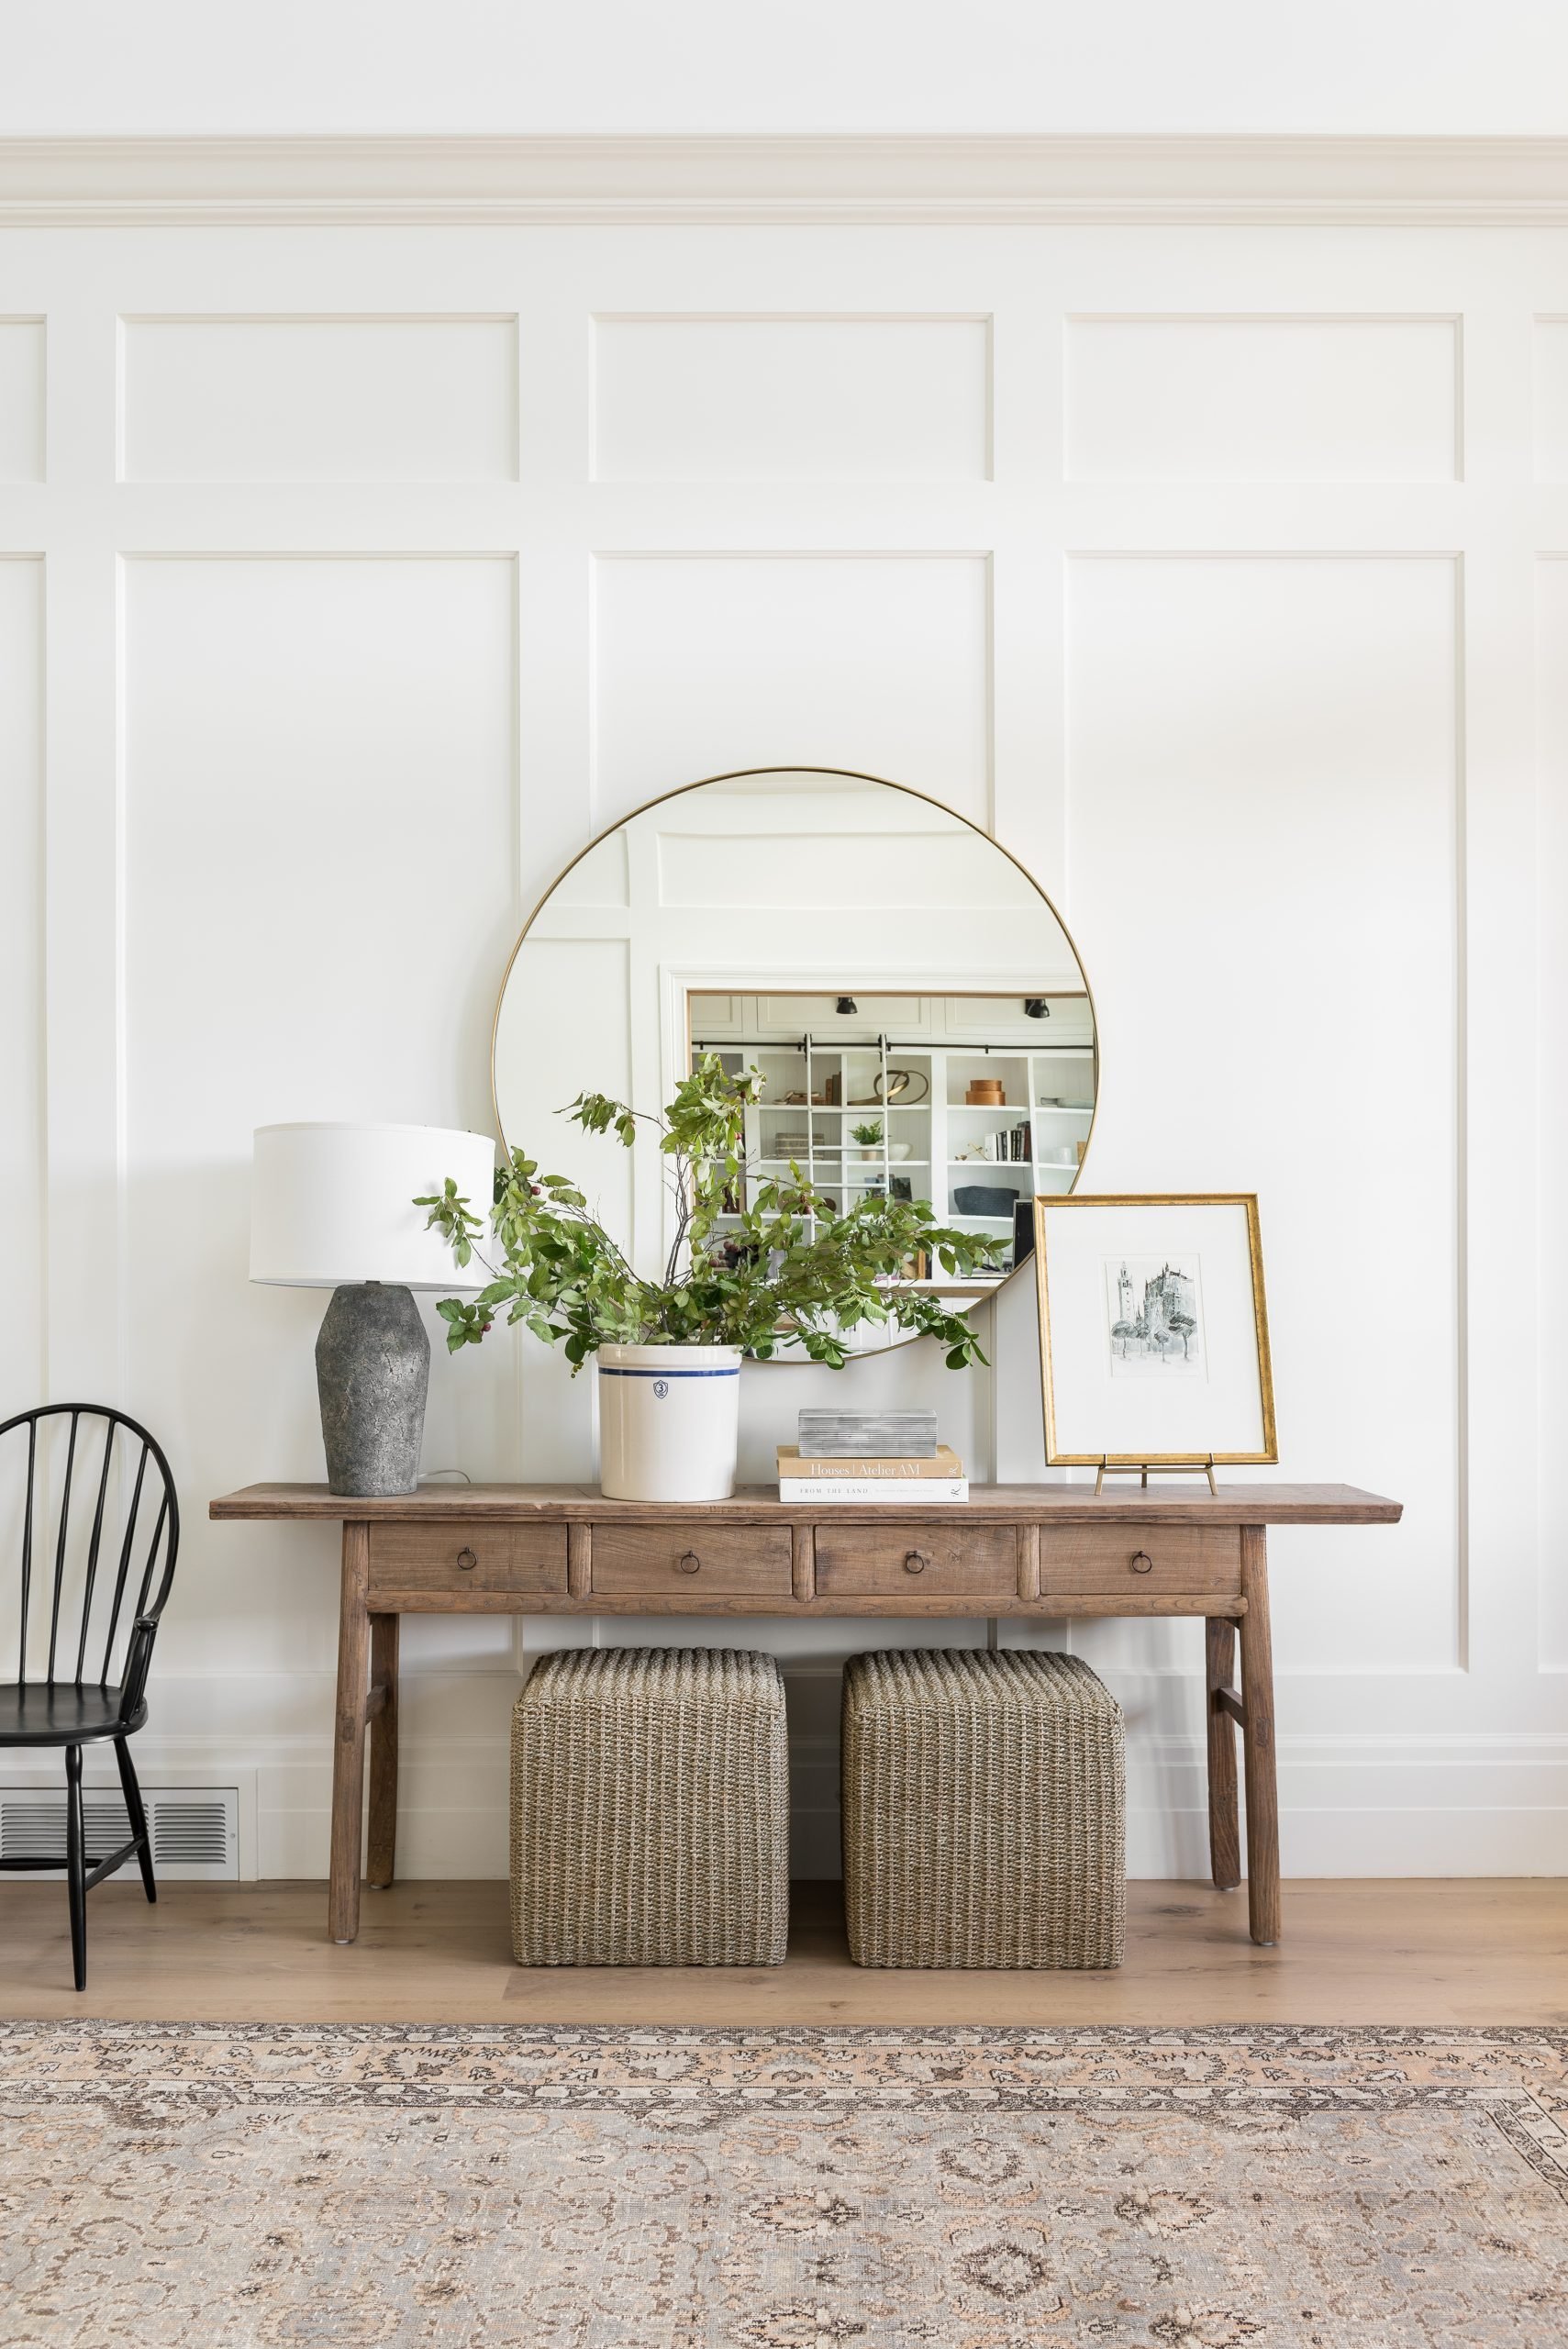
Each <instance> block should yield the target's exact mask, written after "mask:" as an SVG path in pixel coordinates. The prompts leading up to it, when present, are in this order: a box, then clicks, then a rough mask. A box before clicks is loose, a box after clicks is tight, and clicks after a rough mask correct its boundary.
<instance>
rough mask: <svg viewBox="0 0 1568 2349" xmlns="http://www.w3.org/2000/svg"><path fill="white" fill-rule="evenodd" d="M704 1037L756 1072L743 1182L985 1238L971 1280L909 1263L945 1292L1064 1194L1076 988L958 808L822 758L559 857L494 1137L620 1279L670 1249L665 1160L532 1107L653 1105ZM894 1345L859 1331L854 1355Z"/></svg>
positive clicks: (1041, 924)
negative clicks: (575, 1193) (584, 1213)
mask: <svg viewBox="0 0 1568 2349" xmlns="http://www.w3.org/2000/svg"><path fill="white" fill-rule="evenodd" d="M704 1052H714V1053H717V1055H718V1056H719V1058H720V1060H721V1061H722V1062H723V1063H724V1065H725V1066H726V1067H727V1068H728V1069H731V1070H733V1071H735V1072H737V1073H739V1072H740V1071H742V1070H746V1069H754V1070H755V1071H756V1072H757V1073H758V1075H759V1078H760V1087H759V1097H758V1100H757V1104H756V1106H755V1108H751V1109H749V1110H748V1111H747V1134H746V1144H747V1168H746V1173H745V1175H744V1177H743V1180H744V1181H745V1182H747V1183H753V1182H760V1181H763V1180H766V1179H768V1178H769V1177H776V1176H782V1175H786V1174H787V1172H788V1168H789V1165H790V1163H792V1162H793V1163H795V1164H797V1165H798V1166H800V1167H801V1168H802V1170H803V1171H805V1172H806V1173H807V1174H808V1175H809V1176H810V1178H811V1181H812V1183H813V1185H814V1186H815V1187H816V1188H817V1190H818V1191H820V1192H822V1193H823V1194H824V1195H825V1196H826V1197H827V1198H828V1199H830V1200H831V1201H832V1202H833V1203H834V1205H835V1206H836V1207H837V1208H839V1209H840V1211H845V1210H847V1208H848V1207H849V1206H850V1205H851V1203H852V1202H853V1201H854V1200H855V1199H856V1198H858V1197H864V1196H865V1195H866V1194H867V1193H868V1192H876V1191H882V1192H884V1193H885V1194H886V1195H887V1196H889V1197H897V1198H909V1199H915V1200H920V1199H927V1200H929V1201H930V1203H931V1207H932V1209H933V1212H934V1215H935V1219H936V1221H937V1222H938V1223H939V1224H941V1225H948V1226H951V1227H953V1228H955V1229H958V1230H973V1231H976V1232H982V1233H984V1234H986V1235H987V1236H988V1237H990V1238H991V1239H992V1240H993V1241H995V1248H996V1260H997V1261H996V1269H995V1271H993V1272H990V1273H981V1274H973V1275H968V1276H966V1277H964V1278H962V1279H954V1278H952V1277H950V1276H947V1275H944V1274H943V1272H942V1270H941V1267H940V1264H934V1263H931V1262H929V1261H920V1260H918V1259H917V1260H915V1261H912V1262H911V1263H910V1264H909V1267H908V1277H909V1278H910V1279H911V1280H916V1281H920V1282H923V1283H926V1284H929V1285H930V1286H934V1287H935V1288H937V1289H939V1290H940V1291H941V1292H942V1293H943V1294H944V1295H947V1296H950V1297H951V1298H952V1300H953V1302H954V1303H955V1304H963V1305H966V1306H967V1305H971V1304H973V1302H975V1301H977V1300H978V1299H981V1298H983V1297H989V1296H992V1295H994V1294H995V1290H996V1289H997V1288H998V1287H999V1286H1001V1284H1002V1282H1003V1281H1004V1280H1006V1278H1007V1277H1008V1276H1009V1275H1010V1274H1011V1272H1012V1271H1013V1269H1014V1268H1015V1266H1016V1264H1017V1263H1018V1260H1019V1258H1020V1257H1021V1255H1022V1254H1023V1253H1025V1252H1027V1251H1028V1249H1029V1246H1030V1244H1031V1239H1030V1232H1031V1229H1032V1227H1031V1226H1030V1222H1029V1214H1028V1212H1027V1210H1028V1208H1029V1202H1030V1201H1031V1200H1032V1199H1033V1197H1034V1196H1035V1194H1036V1193H1037V1192H1049V1191H1070V1190H1072V1189H1073V1186H1074V1185H1075V1184H1076V1182H1077V1180H1078V1170H1079V1165H1080V1162H1081V1161H1082V1159H1083V1156H1084V1150H1085V1147H1086V1145H1087V1142H1088V1139H1089V1134H1090V1131H1091V1129H1092V1127H1093V1124H1094V1116H1095V1090H1096V1082H1097V1074H1098V1058H1097V1048H1096V1041H1095V1008H1094V1000H1093V997H1092V996H1091V995H1090V992H1089V983H1088V980H1087V978H1086V976H1085V975H1084V968H1083V965H1082V963H1080V962H1079V960H1078V955H1077V951H1076V949H1075V948H1074V946H1073V941H1072V939H1071V938H1070V937H1069V936H1068V933H1067V930H1066V928H1065V926H1064V925H1063V923H1062V918H1061V917H1060V916H1059V915H1058V913H1057V911H1056V909H1055V907H1053V906H1052V904H1051V900H1050V898H1049V897H1047V896H1046V895H1045V892H1044V891H1043V890H1042V889H1041V888H1040V886H1039V885H1038V883H1037V882H1035V881H1034V880H1033V879H1032V878H1031V877H1030V875H1029V874H1028V873H1027V872H1026V871H1025V870H1024V868H1023V866H1022V865H1021V864H1019V863H1018V861H1017V859H1016V858H1014V857H1011V856H1009V855H1008V853H1007V852H1006V850H1005V849H1003V848H1000V847H998V845H997V843H996V842H995V841H994V840H992V839H991V837H990V836H989V834H988V833H985V832H983V831H981V830H980V829H978V828H977V827H976V826H975V825H973V824H971V823H969V822H968V821H967V820H966V818H963V817H962V816H957V815H954V814H953V813H952V811H951V809H950V808H947V807H941V806H940V804H939V803H938V802H937V801H935V800H932V799H929V798H927V797H926V796H925V795H924V794H923V793H921V792H917V791H911V790H909V789H907V788H906V787H905V786H904V785H899V784H893V783H886V782H884V781H882V780H881V779H880V778H878V777H876V776H874V775H866V774H852V773H850V772H848V771H845V770H840V769H838V768H827V767H763V768H753V769H749V770H747V771H746V772H744V773H740V774H722V775H714V776H711V777H710V778H709V779H708V780H706V782H703V783H695V784H690V785H686V786H685V788H684V789H683V790H679V791H673V792H671V793H670V794H668V796H665V797H664V798H662V799H656V800H653V801H652V802H651V804H650V805H649V806H648V807H641V808H639V809H638V810H637V812H636V813H635V814H634V815H631V816H628V817H627V818H626V819H625V820H624V822H621V823H619V824H617V825H615V826H614V827H613V828H612V829H610V830H608V831H606V832H603V833H601V834H600V836H599V838H598V839H597V840H595V841H591V842H590V843H589V845H588V846H587V847H586V848H585V849H584V851H583V852H582V854H581V855H580V856H578V857H577V858H576V859H575V860H574V861H573V863H571V864H570V865H568V866H567V868H566V870H565V872H564V873H562V875H561V877H560V878H559V880H558V881H557V882H556V883H555V885H554V886H553V887H552V888H551V889H550V891H549V893H548V895H547V896H544V897H543V898H542V899H541V900H540V902H539V905H538V906H537V907H535V909H534V912H533V914H532V915H531V916H530V918H529V919H528V925H527V927H526V928H525V930H524V931H523V934H522V936H521V937H520V938H519V939H518V941H517V946H516V947H515V948H514V950H513V953H512V959H511V961H510V963H508V965H507V969H506V978H505V980H504V982H503V985H502V989H501V999H500V1002H499V1003H498V1005H497V1006H496V1011H495V1037H494V1042H493V1048H492V1063H491V1066H492V1082H493V1085H494V1088H495V1116H496V1121H497V1124H498V1126H499V1128H500V1131H501V1136H502V1139H503V1141H504V1142H505V1143H506V1147H507V1149H508V1150H513V1149H521V1150H524V1151H526V1152H527V1153H528V1156H529V1157H530V1158H533V1159H535V1160H537V1161H538V1162H539V1164H540V1165H541V1166H542V1167H544V1168H545V1169H547V1170H548V1171H549V1172H550V1173H557V1174H562V1175H569V1176H570V1177H571V1178H572V1179H573V1181H574V1182H576V1183H577V1184H578V1185H579V1186H580V1187H581V1188H582V1189H583V1190H584V1192H585V1193H586V1194H587V1196H588V1197H589V1198H590V1199H591V1200H592V1201H593V1202H594V1203H595V1207H596V1209H597V1211H598V1214H599V1217H600V1219H601V1220H602V1221H603V1222H604V1224H605V1227H606V1230H608V1231H609V1232H610V1233H611V1235H612V1237H614V1238H615V1239H616V1240H617V1241H619V1242H620V1244H621V1245H622V1246H623V1247H625V1248H626V1249H627V1251H628V1254H629V1256H630V1258H631V1261H632V1263H633V1264H634V1265H636V1267H637V1268H638V1270H639V1272H648V1273H649V1274H652V1273H654V1272H655V1271H656V1270H657V1268H658V1266H660V1265H661V1264H663V1262H664V1260H665V1257H666V1255H667V1253H668V1251H669V1247H670V1239H671V1232H672V1229H673V1205H672V1201H671V1198H670V1196H669V1190H668V1183H667V1176H668V1161H665V1160H662V1159H661V1157H660V1154H659V1152H658V1149H657V1144H656V1141H655V1140H653V1139H652V1138H651V1139H650V1141H649V1143H648V1145H647V1147H646V1148H644V1147H643V1146H642V1145H641V1144H640V1143H639V1146H638V1147H636V1148H634V1149H632V1150H630V1151H626V1152H623V1151H620V1150H609V1149H606V1147H605V1145H604V1143H603V1141H599V1140H597V1139H596V1138H595V1137H593V1136H589V1135H585V1134H584V1133H583V1132H582V1130H580V1129H579V1128H578V1127H576V1126H574V1125H570V1124H568V1123H567V1122H566V1121H565V1120H563V1119H561V1118H560V1117H559V1116H557V1115H556V1114H555V1113H556V1112H558V1111H559V1110H561V1109H562V1108H563V1107H564V1106H565V1105H566V1104H567V1103H569V1102H571V1101H573V1100H574V1099H575V1098H576V1097H577V1095H578V1094H579V1093H583V1092H593V1091H602V1092H605V1093H607V1094H610V1095H612V1096H613V1097H615V1098H617V1099H618V1100H624V1101H629V1102H630V1103H631V1104H632V1105H633V1106H634V1107H635V1108H639V1109H657V1108H661V1107H662V1105H663V1104H664V1103H665V1102H667V1101H668V1100H669V1099H670V1098H671V1097H672V1095H673V1092H674V1089H675V1086H676V1085H677V1084H678V1083H679V1082H680V1080H681V1078H682V1077H683V1076H684V1075H685V1074H688V1073H689V1072H690V1070H691V1069H692V1067H693V1065H694V1064H695V1060H696V1059H697V1058H698V1057H700V1055H701V1054H703V1053H704ZM1020 1210H1025V1212H1020ZM900 1342H903V1337H902V1333H900V1332H898V1331H896V1330H892V1331H891V1332H890V1331H888V1330H884V1329H880V1328H878V1329H876V1330H868V1331H867V1332H866V1343H865V1345H864V1346H859V1345H857V1351H877V1350H880V1349H882V1348H884V1347H885V1346H886V1345H888V1344H890V1343H893V1344H896V1343H900ZM779 1358H780V1359H781V1360H788V1359H789V1358H790V1357H789V1355H788V1354H787V1353H784V1354H781V1356H780V1357H779Z"/></svg>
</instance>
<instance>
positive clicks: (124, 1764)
mask: <svg viewBox="0 0 1568 2349" xmlns="http://www.w3.org/2000/svg"><path fill="white" fill-rule="evenodd" d="M115 1760H116V1761H117V1763H118V1764H119V1765H120V1785H121V1786H122V1787H124V1788H125V1807H126V1815H127V1817H128V1819H129V1820H130V1831H131V1833H132V1834H133V1835H134V1836H136V1837H137V1839H138V1842H137V1853H136V1856H137V1858H138V1859H139V1861H140V1862H141V1881H142V1884H143V1885H144V1887H146V1891H147V1897H148V1898H149V1900H156V1899H157V1898H158V1885H157V1880H156V1878H155V1877H154V1876H153V1873H152V1838H151V1837H150V1835H149V1833H148V1831H147V1813H146V1811H145V1809H143V1808H142V1801H141V1788H140V1787H139V1784H138V1783H137V1776H136V1765H135V1763H134V1762H133V1761H132V1760H131V1758H130V1747H129V1745H128V1742H127V1741H126V1740H125V1739H124V1738H123V1737H117V1738H116V1740H115Z"/></svg>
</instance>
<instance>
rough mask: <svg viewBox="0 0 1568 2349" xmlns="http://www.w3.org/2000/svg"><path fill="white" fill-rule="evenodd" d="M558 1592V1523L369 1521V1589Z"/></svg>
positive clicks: (562, 1572) (561, 1579) (458, 1594)
mask: <svg viewBox="0 0 1568 2349" xmlns="http://www.w3.org/2000/svg"><path fill="white" fill-rule="evenodd" d="M405 1591H406V1592H410V1593H412V1592H415V1591H419V1592H427V1591H428V1592H429V1593H430V1594H431V1595H432V1596H439V1597H441V1598H450V1599H455V1600H457V1601H458V1603H459V1604H460V1605H461V1603H462V1598H463V1595H464V1593H465V1592H469V1593H472V1592H482V1593H484V1594H486V1595H487V1596H493V1597H496V1596H498V1597H505V1596H507V1595H510V1594H513V1593H515V1594H517V1596H518V1597H523V1598H527V1597H528V1596H530V1595H536V1594H538V1595H543V1596H547V1597H557V1598H564V1597H565V1595H566V1528H565V1526H564V1525H483V1524H481V1525H462V1524H458V1525H373V1526H372V1527H371V1563H370V1596H371V1603H372V1605H374V1603H375V1600H376V1599H377V1598H378V1597H380V1596H382V1595H383V1594H384V1593H387V1592H398V1593H402V1592H405Z"/></svg>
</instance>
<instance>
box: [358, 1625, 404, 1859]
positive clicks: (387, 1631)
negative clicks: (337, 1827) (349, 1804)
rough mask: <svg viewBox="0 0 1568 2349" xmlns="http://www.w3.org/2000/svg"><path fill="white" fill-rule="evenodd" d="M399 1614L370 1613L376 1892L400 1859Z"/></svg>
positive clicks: (371, 1842)
mask: <svg viewBox="0 0 1568 2349" xmlns="http://www.w3.org/2000/svg"><path fill="white" fill-rule="evenodd" d="M401 1622H402V1618H401V1616H398V1615H373V1616H372V1617H371V1703H372V1705H373V1707H374V1708H375V1709H374V1711H373V1713H372V1715H371V1805H370V1834H369V1838H368V1842H367V1851H366V1859H365V1881H366V1883H367V1884H370V1885H373V1886H374V1887H375V1889H376V1890H377V1891H378V1892H384V1891H385V1889H386V1887H387V1886H388V1885H389V1884H390V1883H391V1882H392V1878H393V1872H394V1869H395V1865H396V1860H397V1634H398V1630H399V1626H400V1625H401Z"/></svg>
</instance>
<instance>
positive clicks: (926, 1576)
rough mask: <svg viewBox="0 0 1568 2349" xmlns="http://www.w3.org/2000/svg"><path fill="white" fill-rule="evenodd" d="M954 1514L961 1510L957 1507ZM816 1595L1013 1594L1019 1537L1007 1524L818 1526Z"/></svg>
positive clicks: (902, 1597) (907, 1598) (910, 1599)
mask: <svg viewBox="0 0 1568 2349" xmlns="http://www.w3.org/2000/svg"><path fill="white" fill-rule="evenodd" d="M955 1514H956V1512H955ZM817 1596H818V1598H833V1597H838V1598H896V1599H898V1600H900V1601H901V1602H903V1603H904V1604H906V1605H908V1604H910V1603H911V1602H913V1601H916V1600H918V1599H922V1598H976V1599H984V1598H1017V1597H1018V1533H1017V1531H1016V1530H1015V1528H1014V1527H1012V1526H1010V1525H929V1524H928V1525H902V1526H899V1527H897V1528H895V1529H893V1530H890V1531H887V1532H885V1533H884V1531H882V1530H881V1528H880V1527H878V1526H873V1525H818V1526H817Z"/></svg>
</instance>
